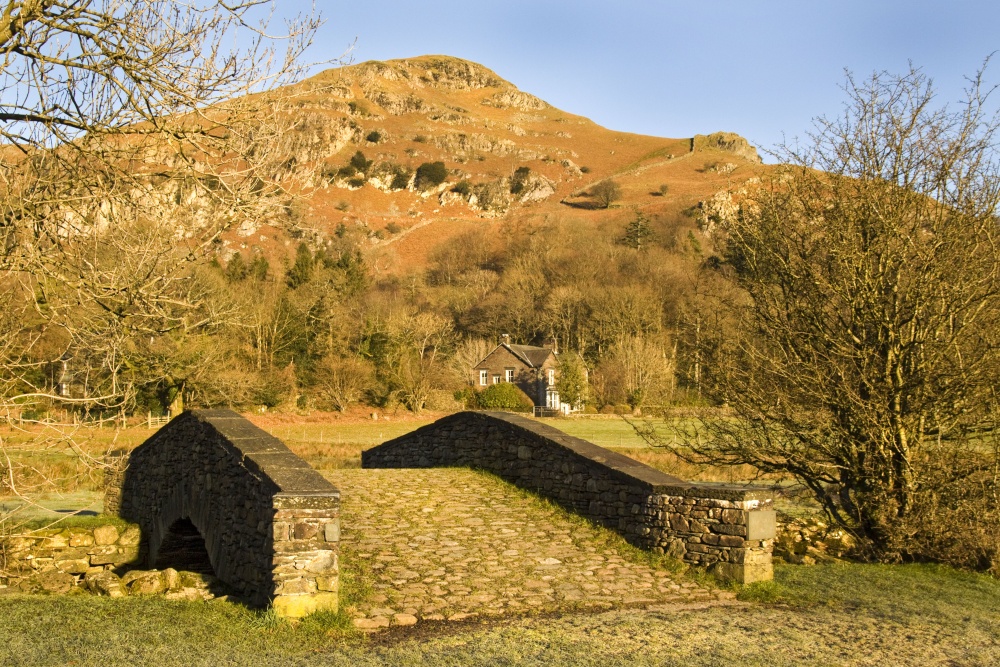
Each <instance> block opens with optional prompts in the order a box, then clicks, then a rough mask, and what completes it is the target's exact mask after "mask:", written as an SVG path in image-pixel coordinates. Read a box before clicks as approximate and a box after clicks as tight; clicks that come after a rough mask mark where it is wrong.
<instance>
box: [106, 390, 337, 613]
mask: <svg viewBox="0 0 1000 667" xmlns="http://www.w3.org/2000/svg"><path fill="white" fill-rule="evenodd" d="M111 470H112V473H111V474H110V475H109V479H110V480H112V481H114V480H117V479H120V481H121V492H120V514H121V516H122V517H123V518H126V519H127V520H129V521H133V522H135V523H137V524H138V525H139V526H140V528H141V530H142V537H143V541H142V554H141V555H142V558H143V559H144V560H145V561H146V563H147V564H148V565H150V566H153V565H156V564H157V563H158V560H159V556H160V550H161V547H162V546H164V545H165V544H169V543H170V541H171V538H172V537H173V536H174V535H175V533H176V531H178V530H180V528H179V527H180V526H181V525H182V524H183V525H187V522H190V524H193V525H194V527H195V528H197V531H198V533H200V534H201V536H202V537H203V538H204V542H205V547H206V550H207V552H208V558H209V560H210V562H211V566H212V569H213V571H214V573H215V575H216V576H217V577H218V578H219V579H221V580H222V581H223V582H225V583H226V584H228V585H229V586H230V587H232V588H233V589H235V590H236V591H237V592H238V594H239V595H240V596H241V597H243V598H244V599H246V600H247V601H248V602H250V603H251V604H253V605H256V606H266V605H267V604H272V605H273V606H274V608H275V609H276V611H277V612H278V613H279V614H282V615H284V616H292V617H297V616H304V615H306V614H308V613H311V612H312V611H315V610H317V609H336V607H337V592H338V572H339V568H338V543H339V540H340V523H339V521H340V518H339V510H340V493H339V491H337V489H336V488H334V487H333V486H332V485H331V484H330V483H329V482H328V481H326V479H324V478H323V477H322V476H320V475H319V473H317V472H316V471H315V470H313V469H312V468H310V467H309V465H308V464H307V463H305V462H304V461H303V460H302V459H300V458H299V457H297V456H295V454H293V453H292V452H291V451H290V450H289V449H288V448H287V447H286V446H285V445H284V444H283V443H282V442H281V441H280V440H278V439H277V438H274V437H273V436H271V435H269V434H268V433H266V432H265V431H262V430H261V429H259V428H257V427H256V426H254V425H253V424H251V423H250V422H249V421H247V420H246V419H244V418H243V417H241V416H240V415H238V414H236V413H235V412H232V411H230V410H192V411H188V412H185V413H183V414H181V415H180V416H178V417H177V418H175V419H173V420H172V421H171V422H170V423H169V424H168V425H167V426H165V427H163V428H162V429H160V430H159V431H158V432H157V433H156V434H155V435H154V436H153V437H151V438H150V439H149V440H147V441H146V442H144V443H143V444H142V445H140V446H139V447H137V448H136V449H135V450H134V451H133V452H132V453H131V455H130V456H129V457H128V461H127V466H125V465H121V463H120V462H119V465H117V466H112V468H111ZM115 470H119V471H121V470H123V471H124V472H123V473H119V472H114V471H115ZM116 495H117V492H116V491H115V490H112V491H110V492H109V494H108V498H109V500H110V502H109V503H108V504H109V506H112V507H114V506H115V504H116V502H118V500H117V499H116Z"/></svg>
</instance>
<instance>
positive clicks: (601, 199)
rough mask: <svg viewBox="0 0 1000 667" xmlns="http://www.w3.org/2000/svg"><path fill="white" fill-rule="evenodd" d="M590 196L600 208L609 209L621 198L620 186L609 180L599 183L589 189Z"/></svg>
mask: <svg viewBox="0 0 1000 667" xmlns="http://www.w3.org/2000/svg"><path fill="white" fill-rule="evenodd" d="M590 196H591V197H593V198H594V201H596V202H597V204H598V206H600V207H601V208H611V205H612V204H613V203H615V202H616V201H618V200H619V199H621V198H622V186H621V185H619V184H618V182H617V181H613V180H611V179H608V180H605V181H601V182H600V183H597V184H596V185H595V186H594V187H592V188H590Z"/></svg>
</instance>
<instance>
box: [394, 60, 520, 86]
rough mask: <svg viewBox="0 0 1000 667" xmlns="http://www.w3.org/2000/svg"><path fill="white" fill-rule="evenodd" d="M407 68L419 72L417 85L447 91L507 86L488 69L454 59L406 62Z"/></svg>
mask: <svg viewBox="0 0 1000 667" xmlns="http://www.w3.org/2000/svg"><path fill="white" fill-rule="evenodd" d="M404 62H405V63H406V65H407V66H409V67H412V68H414V69H416V70H418V71H421V74H420V76H419V77H418V79H417V81H418V82H419V83H422V84H425V85H428V86H434V87H437V88H446V89H448V90H477V89H479V88H501V87H503V86H506V85H509V84H507V82H505V81H504V80H503V79H501V78H500V77H498V76H497V75H496V74H494V73H493V72H492V71H490V70H489V69H487V68H485V67H483V66H482V65H478V64H476V63H471V62H468V61H465V60H456V59H455V58H434V59H430V60H407V61H404Z"/></svg>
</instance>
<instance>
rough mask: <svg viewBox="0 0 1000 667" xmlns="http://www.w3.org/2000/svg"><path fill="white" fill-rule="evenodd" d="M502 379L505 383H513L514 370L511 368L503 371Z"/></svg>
mask: <svg viewBox="0 0 1000 667" xmlns="http://www.w3.org/2000/svg"><path fill="white" fill-rule="evenodd" d="M504 377H505V378H506V379H507V382H513V381H514V369H513V368H508V369H506V370H505V371H504Z"/></svg>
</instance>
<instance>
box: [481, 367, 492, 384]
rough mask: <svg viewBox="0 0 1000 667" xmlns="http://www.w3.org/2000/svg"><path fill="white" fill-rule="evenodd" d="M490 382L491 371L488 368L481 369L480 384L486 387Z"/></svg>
mask: <svg viewBox="0 0 1000 667" xmlns="http://www.w3.org/2000/svg"><path fill="white" fill-rule="evenodd" d="M489 383H490V372H489V371H488V370H483V369H480V370H479V386H480V387H485V386H486V385H488V384H489Z"/></svg>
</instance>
